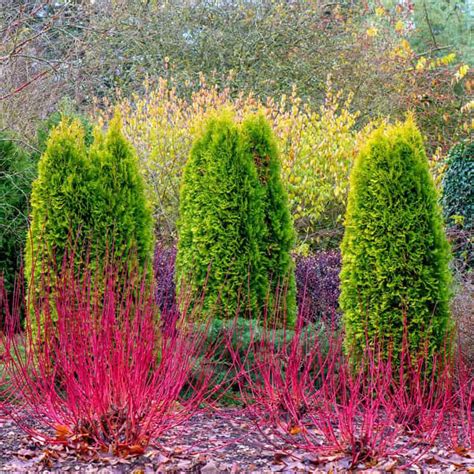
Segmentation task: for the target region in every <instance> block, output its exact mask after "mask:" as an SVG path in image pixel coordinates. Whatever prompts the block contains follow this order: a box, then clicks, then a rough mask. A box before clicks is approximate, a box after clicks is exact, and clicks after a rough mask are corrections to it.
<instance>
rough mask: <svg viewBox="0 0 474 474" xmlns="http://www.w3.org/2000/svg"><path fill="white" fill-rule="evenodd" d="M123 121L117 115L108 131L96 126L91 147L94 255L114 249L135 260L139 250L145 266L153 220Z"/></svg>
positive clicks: (118, 254)
mask: <svg viewBox="0 0 474 474" xmlns="http://www.w3.org/2000/svg"><path fill="white" fill-rule="evenodd" d="M120 124H121V121H120V116H119V115H116V116H115V117H114V118H113V119H112V121H111V122H110V125H109V129H108V131H107V133H106V134H105V135H103V134H102V132H101V131H99V130H97V131H96V132H97V133H96V135H95V141H94V145H93V146H92V147H91V149H90V157H91V162H92V164H93V171H94V188H93V191H94V194H95V198H94V203H93V214H92V220H93V232H94V236H93V242H92V253H93V256H94V258H95V259H103V258H104V257H105V255H106V253H107V252H109V253H113V254H114V257H116V258H118V259H121V260H123V261H125V260H128V261H133V258H132V257H133V254H136V256H137V257H138V262H139V264H140V267H141V268H142V269H143V268H144V267H145V264H147V263H149V261H150V259H151V257H152V253H153V220H152V215H151V209H150V207H149V205H148V203H147V200H146V197H145V185H144V181H143V177H142V176H141V174H140V170H139V167H138V158H137V156H136V154H135V151H134V149H133V147H132V146H131V145H130V143H129V142H128V141H127V140H126V138H125V137H124V136H123V134H122V131H121V125H120ZM130 259H131V260H130Z"/></svg>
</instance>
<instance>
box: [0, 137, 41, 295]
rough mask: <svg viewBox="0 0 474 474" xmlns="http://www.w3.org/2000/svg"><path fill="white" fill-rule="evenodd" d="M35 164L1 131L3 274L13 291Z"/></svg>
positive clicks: (0, 259)
mask: <svg viewBox="0 0 474 474" xmlns="http://www.w3.org/2000/svg"><path fill="white" fill-rule="evenodd" d="M35 168H36V166H35V163H34V161H33V160H32V159H31V156H30V155H28V153H26V152H25V151H24V150H23V149H22V148H20V147H19V146H18V145H17V144H16V143H15V141H14V140H12V138H11V137H10V136H8V135H7V134H5V133H1V134H0V274H1V275H3V278H4V282H5V289H6V290H7V291H8V292H10V291H12V290H13V283H14V279H15V275H16V274H17V272H18V271H19V269H20V265H21V258H22V251H23V246H24V243H25V240H26V232H27V229H28V210H27V209H28V199H29V194H30V190H31V182H32V181H33V179H34V176H35Z"/></svg>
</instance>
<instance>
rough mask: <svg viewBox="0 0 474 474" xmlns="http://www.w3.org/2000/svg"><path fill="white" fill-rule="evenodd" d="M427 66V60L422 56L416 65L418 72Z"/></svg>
mask: <svg viewBox="0 0 474 474" xmlns="http://www.w3.org/2000/svg"><path fill="white" fill-rule="evenodd" d="M425 66H426V58H425V57H424V56H422V57H421V58H420V59H418V62H417V63H416V70H417V71H423V69H425Z"/></svg>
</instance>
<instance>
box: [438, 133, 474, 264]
mask: <svg viewBox="0 0 474 474" xmlns="http://www.w3.org/2000/svg"><path fill="white" fill-rule="evenodd" d="M442 204H443V211H444V216H445V219H446V224H447V225H448V228H449V229H450V234H451V237H452V238H453V250H454V252H455V255H456V256H457V258H458V259H459V260H461V261H462V262H464V263H465V265H466V266H467V267H468V268H472V266H473V265H474V249H473V245H474V241H473V240H474V235H473V233H474V141H471V142H461V143H459V144H457V145H455V146H454V147H453V148H452V149H451V151H450V152H449V155H448V158H447V170H446V172H445V174H444V177H443V196H442Z"/></svg>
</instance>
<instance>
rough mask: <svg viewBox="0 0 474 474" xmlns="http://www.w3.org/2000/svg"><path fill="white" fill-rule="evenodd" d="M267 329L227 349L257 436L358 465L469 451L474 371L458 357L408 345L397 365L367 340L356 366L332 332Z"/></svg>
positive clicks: (379, 346)
mask: <svg viewBox="0 0 474 474" xmlns="http://www.w3.org/2000/svg"><path fill="white" fill-rule="evenodd" d="M300 319H301V318H300ZM263 331H264V334H263V335H262V334H260V335H258V337H257V336H256V332H255V331H254V332H253V334H252V335H251V342H250V344H249V346H248V348H247V349H246V351H244V352H243V351H242V350H241V348H238V347H236V346H235V345H233V344H228V347H229V350H230V351H231V353H232V357H233V361H234V365H235V367H236V369H237V373H238V376H239V386H240V392H241V396H242V398H243V401H244V404H245V405H246V407H247V410H248V412H249V414H250V416H251V417H252V419H253V420H254V421H255V423H256V426H257V428H258V429H259V431H260V432H261V433H263V434H268V433H270V434H271V435H272V437H274V436H276V437H277V438H278V439H280V440H283V441H284V443H285V444H286V445H287V446H291V447H292V448H293V449H297V450H302V451H310V452H313V453H316V454H322V453H325V454H328V453H333V454H334V453H344V454H350V455H351V456H352V464H353V466H355V465H357V464H358V463H360V462H372V461H375V460H377V459H379V458H381V457H385V456H394V455H400V456H405V457H406V459H408V461H407V462H408V463H412V462H414V461H416V460H417V458H418V457H419V456H421V455H423V454H424V453H425V452H426V451H427V450H428V449H429V448H430V447H431V446H432V445H433V443H435V441H436V440H437V439H440V438H443V437H444V438H448V439H449V442H450V444H451V446H452V447H455V448H456V449H459V446H464V447H465V448H466V449H469V448H472V447H473V425H472V410H473V375H472V370H469V368H468V367H466V365H465V364H463V363H462V361H460V360H459V359H457V358H455V357H454V356H452V355H449V356H448V355H446V356H441V355H439V356H435V357H429V356H426V355H420V354H414V353H413V351H410V348H409V347H408V345H407V344H404V345H403V346H404V347H403V348H402V351H401V352H402V353H401V355H400V356H399V357H397V358H396V359H395V357H392V355H391V354H390V353H389V354H387V353H386V352H384V351H383V350H382V348H383V347H384V346H383V344H377V343H372V344H370V343H369V342H368V341H367V347H366V350H365V354H364V356H363V357H362V358H361V359H360V360H359V361H358V362H355V361H354V360H353V359H351V358H350V357H349V356H347V355H346V353H345V351H344V349H343V347H342V340H343V332H342V330H340V329H336V328H335V327H334V326H331V327H327V326H326V327H324V328H321V332H320V333H319V334H318V333H315V332H314V330H313V331H308V330H307V329H305V328H303V326H302V324H299V325H298V327H297V328H296V330H295V333H294V335H291V336H290V334H288V335H287V336H285V337H283V339H280V340H278V339H277V337H276V334H277V331H276V329H275V328H273V327H269V326H268V325H265V326H264V330H263ZM455 362H456V363H455ZM270 438H271V437H270Z"/></svg>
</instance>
